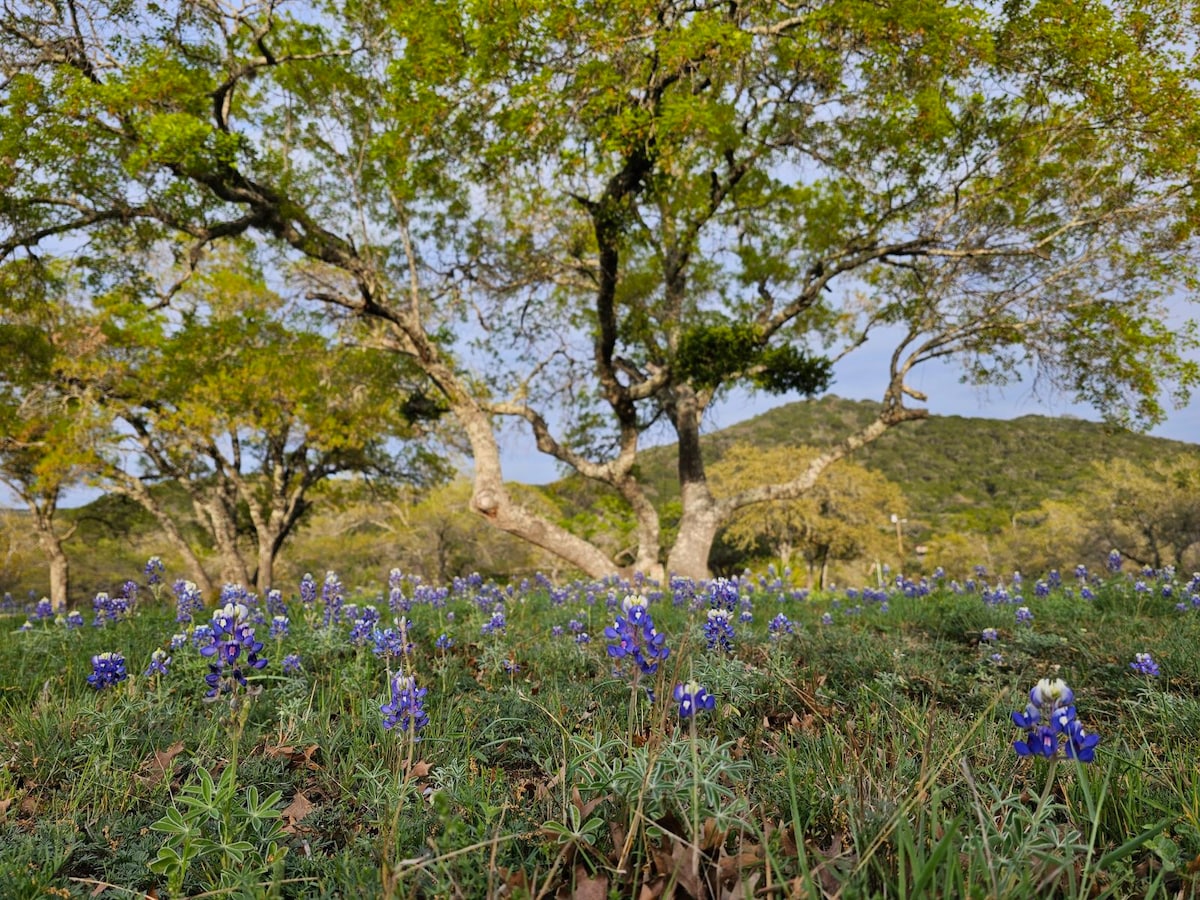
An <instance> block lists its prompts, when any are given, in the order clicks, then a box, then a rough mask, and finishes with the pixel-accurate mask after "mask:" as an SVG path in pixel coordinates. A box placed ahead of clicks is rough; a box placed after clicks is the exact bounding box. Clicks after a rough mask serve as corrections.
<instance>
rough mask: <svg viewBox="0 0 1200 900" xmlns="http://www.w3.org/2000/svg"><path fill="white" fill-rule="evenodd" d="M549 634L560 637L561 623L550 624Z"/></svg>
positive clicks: (561, 632) (561, 633) (561, 631)
mask: <svg viewBox="0 0 1200 900" xmlns="http://www.w3.org/2000/svg"><path fill="white" fill-rule="evenodd" d="M550 636H551V637H562V636H563V627H562V626H561V625H551V626H550Z"/></svg>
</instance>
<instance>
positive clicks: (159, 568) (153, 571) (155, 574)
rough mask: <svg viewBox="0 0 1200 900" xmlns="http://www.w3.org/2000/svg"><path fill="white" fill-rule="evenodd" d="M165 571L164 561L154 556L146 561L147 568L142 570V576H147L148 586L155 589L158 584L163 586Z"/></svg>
mask: <svg viewBox="0 0 1200 900" xmlns="http://www.w3.org/2000/svg"><path fill="white" fill-rule="evenodd" d="M165 571H166V566H164V565H163V561H162V560H161V559H159V558H158V557H157V556H152V557H150V558H149V559H148V560H146V567H145V568H144V569H142V574H144V575H145V576H146V584H148V585H150V586H151V587H154V586H155V585H156V584H162V580H163V573H164V572H165Z"/></svg>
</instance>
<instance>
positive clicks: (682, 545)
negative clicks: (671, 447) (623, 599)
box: [667, 387, 721, 578]
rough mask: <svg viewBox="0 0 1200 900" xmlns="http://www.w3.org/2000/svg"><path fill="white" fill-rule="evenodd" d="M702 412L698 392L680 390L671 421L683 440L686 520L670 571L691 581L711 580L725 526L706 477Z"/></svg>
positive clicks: (682, 521)
mask: <svg viewBox="0 0 1200 900" xmlns="http://www.w3.org/2000/svg"><path fill="white" fill-rule="evenodd" d="M702 412H703V407H702V405H701V403H700V402H699V400H698V398H697V397H696V394H695V392H694V391H692V390H691V389H690V388H686V387H682V388H678V389H677V390H676V392H675V399H674V403H673V404H672V409H671V419H672V422H673V424H674V425H675V434H676V435H677V437H678V439H679V446H678V453H679V500H680V504H681V505H682V507H683V516H682V518H681V519H680V521H679V534H678V535H677V536H676V538H675V544H674V545H673V546H672V547H671V552H670V554H669V555H668V556H667V570H668V571H669V572H670V573H671V574H674V575H682V576H684V577H687V578H707V577H708V575H709V569H708V557H709V554H710V553H711V552H712V545H713V540H715V539H716V536H717V529H718V528H719V527H720V526H721V514H720V511H719V510H718V508H717V504H716V501H715V500H714V499H713V495H712V491H710V490H709V489H708V479H707V477H706V475H705V474H704V456H703V453H702V451H701V448H700V416H701V414H702Z"/></svg>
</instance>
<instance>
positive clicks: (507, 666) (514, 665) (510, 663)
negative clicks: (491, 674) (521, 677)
mask: <svg viewBox="0 0 1200 900" xmlns="http://www.w3.org/2000/svg"><path fill="white" fill-rule="evenodd" d="M504 671H505V672H507V673H508V674H509V675H516V674H517V673H518V672H520V671H521V664H520V663H518V662H517V661H516V660H515V659H506V660H505V661H504Z"/></svg>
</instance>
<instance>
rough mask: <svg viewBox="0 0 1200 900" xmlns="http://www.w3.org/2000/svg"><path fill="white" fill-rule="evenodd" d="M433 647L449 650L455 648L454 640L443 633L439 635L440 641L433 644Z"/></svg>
mask: <svg viewBox="0 0 1200 900" xmlns="http://www.w3.org/2000/svg"><path fill="white" fill-rule="evenodd" d="M433 646H435V647H437V649H439V650H449V649H450V648H451V647H453V646H454V638H452V637H450V635H448V634H446V632H444V631H443V632H442V633H441V634H439V635H438V639H437V640H436V641H434V642H433Z"/></svg>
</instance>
